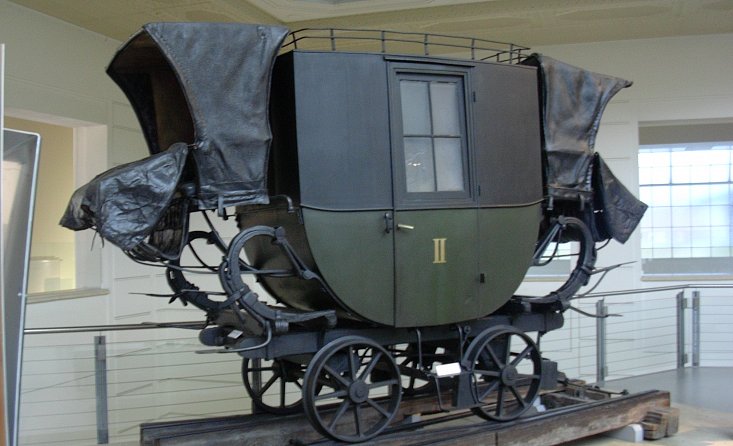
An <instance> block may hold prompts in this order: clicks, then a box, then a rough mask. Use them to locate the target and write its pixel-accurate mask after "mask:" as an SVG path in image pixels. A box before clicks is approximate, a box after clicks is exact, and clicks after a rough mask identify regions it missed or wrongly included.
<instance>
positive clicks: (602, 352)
mask: <svg viewBox="0 0 733 446" xmlns="http://www.w3.org/2000/svg"><path fill="white" fill-rule="evenodd" d="M596 314H597V315H598V318H596V383H598V384H603V383H604V382H605V381H606V375H607V374H608V366H607V364H606V316H608V306H606V300H605V299H601V300H598V301H596Z"/></svg>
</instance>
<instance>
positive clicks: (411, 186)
mask: <svg viewBox="0 0 733 446" xmlns="http://www.w3.org/2000/svg"><path fill="white" fill-rule="evenodd" d="M404 145H405V178H406V180H407V192H433V191H435V173H434V172H435V171H434V166H433V151H432V147H431V140H430V138H405V139H404Z"/></svg>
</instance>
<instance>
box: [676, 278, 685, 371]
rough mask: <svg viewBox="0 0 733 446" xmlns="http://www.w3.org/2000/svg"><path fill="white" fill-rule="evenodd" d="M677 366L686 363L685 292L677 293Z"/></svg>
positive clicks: (679, 366) (680, 366)
mask: <svg viewBox="0 0 733 446" xmlns="http://www.w3.org/2000/svg"><path fill="white" fill-rule="evenodd" d="M676 298H677V368H678V369H681V368H684V367H685V364H687V353H685V308H687V299H685V292H684V290H683V291H680V292H679V293H677V296H676Z"/></svg>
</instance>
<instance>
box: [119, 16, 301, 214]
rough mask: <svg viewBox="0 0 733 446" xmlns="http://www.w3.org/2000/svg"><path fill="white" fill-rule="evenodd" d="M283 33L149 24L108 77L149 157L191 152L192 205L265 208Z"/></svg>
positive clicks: (241, 26) (121, 54)
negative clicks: (180, 145) (275, 72)
mask: <svg viewBox="0 0 733 446" xmlns="http://www.w3.org/2000/svg"><path fill="white" fill-rule="evenodd" d="M287 33H288V30H287V29H286V28H283V27H279V26H265V25H246V24H234V23H151V24H148V25H145V26H144V27H143V29H142V30H141V31H139V32H138V33H137V34H136V35H134V36H133V37H132V38H131V39H130V40H129V41H128V42H127V43H126V44H125V45H123V47H122V48H121V49H120V50H119V51H118V52H117V54H116V55H115V57H114V59H113V60H112V62H111V63H110V65H109V67H108V69H107V72H108V74H109V75H110V76H111V77H112V78H113V79H114V80H115V82H117V84H118V85H119V86H120V88H122V90H123V91H124V92H125V94H126V95H127V97H128V98H129V99H130V102H131V104H132V106H133V108H134V109H135V112H136V113H137V116H138V119H139V121H140V125H141V126H142V128H143V133H144V134H145V137H146V140H147V143H148V146H149V149H150V152H151V153H157V152H159V151H160V150H162V149H164V148H166V147H168V146H169V145H170V144H173V143H175V142H185V143H188V144H191V145H193V146H194V150H193V152H192V153H193V158H194V160H195V166H194V167H195V170H196V174H195V175H196V178H197V182H198V183H197V184H198V190H197V193H196V198H197V203H196V204H197V206H198V207H199V208H200V209H215V208H220V207H224V206H233V205H238V204H256V203H267V202H268V194H267V159H268V151H269V147H270V141H271V139H272V135H271V132H270V124H269V119H268V105H269V95H270V78H271V73H272V67H273V64H274V61H275V57H276V56H277V54H278V51H279V49H280V46H281V45H282V42H283V40H284V38H285V36H286V35H287Z"/></svg>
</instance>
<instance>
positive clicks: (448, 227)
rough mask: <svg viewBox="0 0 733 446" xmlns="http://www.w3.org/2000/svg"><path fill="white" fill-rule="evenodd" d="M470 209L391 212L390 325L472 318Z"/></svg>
mask: <svg viewBox="0 0 733 446" xmlns="http://www.w3.org/2000/svg"><path fill="white" fill-rule="evenodd" d="M476 212H477V211H476V209H439V210H421V211H398V212H395V225H403V227H405V229H397V230H396V231H395V233H394V239H395V283H396V291H395V295H396V297H395V300H396V306H395V325H396V326H398V327H417V326H429V325H440V324H448V323H452V322H458V321H463V320H468V319H475V318H476V316H477V311H478V308H479V306H480V305H479V301H478V284H479V275H478V265H477V262H476V259H477V256H478V252H477V251H478V240H477V236H478V234H477V231H476V224H477V222H476V218H477V214H476Z"/></svg>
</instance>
